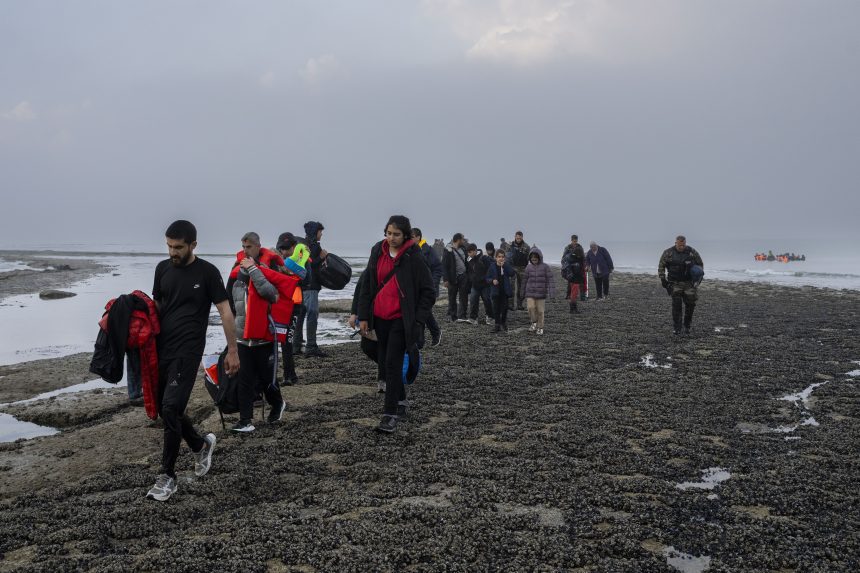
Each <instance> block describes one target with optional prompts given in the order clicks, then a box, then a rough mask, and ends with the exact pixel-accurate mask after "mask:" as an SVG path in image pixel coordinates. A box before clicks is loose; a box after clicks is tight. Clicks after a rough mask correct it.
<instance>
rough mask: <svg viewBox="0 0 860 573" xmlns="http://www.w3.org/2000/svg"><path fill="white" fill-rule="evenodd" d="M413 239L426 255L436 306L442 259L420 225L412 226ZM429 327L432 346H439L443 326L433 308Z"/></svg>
mask: <svg viewBox="0 0 860 573" xmlns="http://www.w3.org/2000/svg"><path fill="white" fill-rule="evenodd" d="M412 240H413V241H414V242H415V244H416V245H418V248H419V249H421V254H422V255H424V262H426V263H427V266H428V267H430V276H431V277H432V278H433V289H434V290H435V291H436V298H435V299H433V306H434V307H435V306H436V301H437V300H438V299H439V281H440V280H442V261H441V260H440V259H439V257H437V256H436V253H435V252H434V251H433V248H432V247H431V246H430V245H428V244H427V241H425V240H424V237H423V235H422V233H421V229H419V228H418V227H412ZM427 329H428V330H429V331H430V346H439V344H440V343H441V342H442V327H440V326H439V323H438V322H437V321H436V317H435V316H433V309H432V308H431V309H430V316H428V317H427Z"/></svg>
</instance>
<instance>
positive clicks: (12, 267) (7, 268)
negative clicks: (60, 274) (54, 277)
mask: <svg viewBox="0 0 860 573" xmlns="http://www.w3.org/2000/svg"><path fill="white" fill-rule="evenodd" d="M52 268H53V267H46V268H41V269H37V268H35V267H31V266H30V265H28V264H27V263H25V262H24V261H8V260H3V259H0V273H11V272H12V271H39V272H41V271H47V270H50V269H52Z"/></svg>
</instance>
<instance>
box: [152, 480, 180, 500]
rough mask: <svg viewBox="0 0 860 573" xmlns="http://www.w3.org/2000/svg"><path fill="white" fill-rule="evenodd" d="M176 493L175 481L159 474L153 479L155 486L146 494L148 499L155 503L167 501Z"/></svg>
mask: <svg viewBox="0 0 860 573" xmlns="http://www.w3.org/2000/svg"><path fill="white" fill-rule="evenodd" d="M175 492H176V480H175V479H173V478H172V477H170V476H169V475H167V474H161V475H159V476H158V477H157V478H155V485H154V486H152V488H151V489H150V490H149V492H148V493H147V494H146V497H147V498H149V499H154V500H156V501H167V500H168V499H170V496H171V495H173V494H174V493H175Z"/></svg>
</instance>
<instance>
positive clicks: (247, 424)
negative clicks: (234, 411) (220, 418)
mask: <svg viewBox="0 0 860 573" xmlns="http://www.w3.org/2000/svg"><path fill="white" fill-rule="evenodd" d="M230 430H232V431H234V432H242V433H244V434H247V433H249V432H253V431H254V430H256V428H255V427H254V424H252V423H251V420H239V421H238V422H236V424H235V425H234V426H233V427H232V428H230Z"/></svg>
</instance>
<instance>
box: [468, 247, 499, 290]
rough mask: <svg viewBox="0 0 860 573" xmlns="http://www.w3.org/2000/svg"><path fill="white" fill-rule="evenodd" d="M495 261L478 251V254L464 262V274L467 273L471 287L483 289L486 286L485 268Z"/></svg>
mask: <svg viewBox="0 0 860 573" xmlns="http://www.w3.org/2000/svg"><path fill="white" fill-rule="evenodd" d="M495 264H496V263H495V261H493V259H491V258H490V257H488V256H487V255H485V254H483V253H481V251H478V254H477V255H475V256H474V257H472V258H471V259H469V262H468V263H467V264H466V268H467V270H466V274H468V275H469V283H470V284H471V285H472V288H476V289H479V290H480V289H483V288H486V286H487V269H489V268H490V267H491V266H493V265H495Z"/></svg>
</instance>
